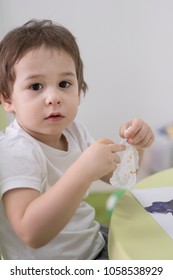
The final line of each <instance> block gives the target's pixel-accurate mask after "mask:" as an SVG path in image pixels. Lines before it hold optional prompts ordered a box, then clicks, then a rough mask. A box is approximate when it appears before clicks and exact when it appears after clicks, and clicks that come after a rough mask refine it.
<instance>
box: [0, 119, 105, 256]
mask: <svg viewBox="0 0 173 280" xmlns="http://www.w3.org/2000/svg"><path fill="white" fill-rule="evenodd" d="M63 134H64V136H65V137H66V140H67V142H68V151H61V150H57V149H54V148H52V147H49V146H47V145H45V144H43V143H41V142H39V141H37V140H35V139H34V138H32V137H31V136H30V135H28V134H27V133H26V132H25V131H23V130H22V129H21V127H20V126H19V125H18V123H17V121H16V120H14V121H13V122H12V123H11V124H10V125H9V126H8V127H7V129H6V131H5V132H4V133H1V134H0V247H1V248H0V251H1V252H2V255H3V258H4V259H13V260H15V259H20V260H22V259H23V260H25V259H33V260H37V259H39V260H40V259H47V260H59V259H60V260H65V259H68V260H70V259H71V260H72V259H76V260H78V259H94V258H95V257H96V256H97V254H98V253H99V252H100V251H101V249H102V248H103V246H104V239H103V237H102V235H101V234H100V233H99V227H100V226H99V223H98V222H96V221H95V220H94V217H95V211H94V209H93V208H92V207H91V206H90V205H89V204H87V203H86V202H84V201H82V202H81V203H80V205H79V207H78V209H77V210H76V212H75V214H74V215H73V217H72V218H71V220H70V221H69V222H68V224H67V225H66V226H65V227H64V228H63V230H62V231H61V232H60V233H59V234H58V235H57V236H55V237H54V238H53V239H52V240H51V241H50V242H49V243H48V244H47V245H45V246H43V247H41V248H39V249H33V248H30V247H29V246H27V245H26V244H24V243H23V242H22V241H21V240H20V239H19V238H18V236H17V235H16V234H15V232H14V230H13V228H12V227H11V225H10V224H9V222H8V220H7V217H6V214H5V211H4V207H3V203H2V196H3V194H4V193H5V192H7V191H9V190H11V189H14V188H25V187H26V188H28V187H31V188H33V189H36V190H38V191H40V193H44V192H46V191H47V190H48V189H49V188H50V187H51V186H52V185H53V184H54V183H55V182H56V181H57V180H58V179H59V178H60V177H61V176H62V174H63V173H64V171H65V170H66V169H67V168H68V167H69V166H70V165H71V164H72V163H73V162H74V161H75V160H76V159H77V158H78V157H79V155H80V154H81V153H82V152H83V151H84V150H85V149H86V148H87V147H88V146H89V145H90V144H91V143H92V142H93V139H92V137H91V136H90V135H89V134H88V132H87V131H86V129H85V128H84V127H83V126H82V125H81V124H80V123H78V122H76V121H75V122H73V123H72V124H71V125H70V126H69V127H68V128H67V129H65V130H64V131H63ZM14 211H15V209H14ZM43 216H44V213H43Z"/></svg>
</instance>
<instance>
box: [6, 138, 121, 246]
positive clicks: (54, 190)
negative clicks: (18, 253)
mask: <svg viewBox="0 0 173 280" xmlns="http://www.w3.org/2000/svg"><path fill="white" fill-rule="evenodd" d="M122 149H123V148H122V146H121V145H117V144H114V143H112V142H110V143H109V144H106V145H103V144H101V143H99V142H96V143H94V144H92V145H91V146H90V147H89V148H88V149H86V150H85V151H84V152H83V154H82V155H81V156H80V157H79V158H78V160H76V161H75V162H74V163H73V164H72V165H71V167H70V168H69V169H68V170H67V171H66V172H65V174H64V175H63V176H62V177H61V178H60V179H59V180H58V181H57V182H56V183H55V184H54V185H53V186H52V187H51V188H50V189H49V190H48V191H47V192H45V193H44V194H40V193H39V192H38V191H36V190H33V189H32V188H29V187H32V186H28V188H27V189H26V188H20V189H13V190H10V191H8V192H6V193H5V194H4V196H3V203H4V206H5V210H6V213H7V216H8V219H9V221H10V223H11V224H12V226H13V228H14V230H15V232H16V234H17V235H18V236H19V237H20V239H22V240H23V241H24V242H25V243H26V244H28V245H30V246H31V247H34V248H38V247H41V246H43V245H45V244H47V243H48V242H49V241H50V240H52V239H53V238H54V237H55V236H56V235H57V234H58V233H59V232H60V231H61V230H62V229H63V227H64V226H65V225H66V224H67V223H68V221H69V220H70V219H71V217H72V216H73V214H74V213H75V211H76V209H77V207H78V206H79V203H80V201H81V200H82V198H83V196H84V194H85V192H86V191H87V189H88V187H89V186H90V184H91V182H92V181H94V180H97V179H99V178H101V177H103V176H105V175H106V174H108V173H109V172H111V171H114V170H115V169H116V166H117V163H118V162H119V157H118V156H117V154H116V152H117V151H121V150H122Z"/></svg>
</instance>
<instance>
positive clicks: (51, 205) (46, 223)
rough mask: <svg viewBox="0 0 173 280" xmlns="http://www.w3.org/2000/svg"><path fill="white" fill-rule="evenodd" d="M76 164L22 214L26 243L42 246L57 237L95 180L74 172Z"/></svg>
mask: <svg viewBox="0 0 173 280" xmlns="http://www.w3.org/2000/svg"><path fill="white" fill-rule="evenodd" d="M75 169H77V168H76V166H75V165H74V166H73V167H71V168H70V169H69V170H68V171H67V172H66V174H64V176H63V177H62V178H61V179H60V180H59V181H58V182H57V183H56V184H55V185H54V186H52V187H51V188H50V190H49V191H48V192H46V193H44V194H43V195H41V196H39V197H38V198H37V199H35V200H34V201H32V202H31V203H30V205H29V206H28V207H27V209H26V212H25V214H24V216H23V218H22V226H23V229H24V232H25V234H24V236H25V238H26V241H25V242H26V243H27V244H29V245H30V246H31V247H40V246H43V245H45V244H47V243H48V242H49V241H50V240H51V239H52V238H54V237H55V236H56V235H57V234H58V233H59V232H60V231H61V230H62V229H63V227H64V226H65V225H66V224H67V223H68V221H69V220H70V219H71V217H72V216H73V214H74V213H75V211H76V209H77V207H78V206H79V204H80V202H81V200H82V198H83V196H84V193H85V192H86V190H87V189H88V187H89V186H90V183H91V181H90V180H87V179H85V176H83V174H82V173H81V174H78V176H76V175H74V174H77V173H76V170H75Z"/></svg>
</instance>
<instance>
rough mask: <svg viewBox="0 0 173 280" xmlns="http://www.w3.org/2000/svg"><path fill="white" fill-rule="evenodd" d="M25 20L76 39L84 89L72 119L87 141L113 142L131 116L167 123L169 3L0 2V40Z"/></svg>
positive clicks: (171, 36) (171, 39)
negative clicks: (49, 23)
mask: <svg viewBox="0 0 173 280" xmlns="http://www.w3.org/2000/svg"><path fill="white" fill-rule="evenodd" d="M31 18H49V19H53V20H56V21H57V22H59V23H61V24H63V25H65V26H66V27H67V28H69V29H70V30H71V31H72V33H73V34H74V35H75V36H76V37H77V41H78V44H79V46H80V49H81V55H82V58H83V61H84V65H85V78H86V80H87V82H88V85H89V92H88V93H87V95H86V98H85V99H84V101H83V102H82V104H81V105H80V108H79V115H78V118H79V119H80V120H81V121H83V122H84V123H85V124H86V125H87V127H88V129H89V130H90V131H91V133H92V134H93V136H95V137H96V138H99V137H102V136H106V137H112V138H115V137H117V136H116V135H117V133H118V128H119V126H120V124H122V123H124V122H125V121H126V120H129V119H131V118H133V117H141V118H143V119H145V120H146V121H147V122H149V123H150V124H151V126H153V127H154V128H155V127H158V126H159V125H162V124H164V123H166V122H169V121H172V120H173V116H172V104H173V1H172V0H87V1H82V0H63V1H62V0H61V1H60V0H44V1H43V0H29V1H24V0H15V1H14V0H1V1H0V36H3V35H4V34H5V33H6V32H7V31H9V30H10V29H11V28H13V27H15V26H17V25H19V24H23V23H25V22H26V21H28V20H29V19H31Z"/></svg>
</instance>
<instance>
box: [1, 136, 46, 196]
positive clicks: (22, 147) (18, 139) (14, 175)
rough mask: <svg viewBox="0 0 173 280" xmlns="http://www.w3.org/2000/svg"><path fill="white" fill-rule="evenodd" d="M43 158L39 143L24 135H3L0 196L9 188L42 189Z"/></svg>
mask: <svg viewBox="0 0 173 280" xmlns="http://www.w3.org/2000/svg"><path fill="white" fill-rule="evenodd" d="M44 169H45V165H44V158H43V155H42V153H41V148H40V150H39V145H36V143H35V144H34V143H33V142H32V141H30V140H29V139H27V138H26V137H25V136H21V135H15V136H14V137H11V138H9V137H8V136H4V137H3V138H1V140H0V198H1V197H2V195H3V194H4V193H5V192H6V191H9V190H11V189H15V188H33V189H36V190H38V191H40V192H41V191H42V188H43V185H44V181H45V175H44V174H45V172H44Z"/></svg>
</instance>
